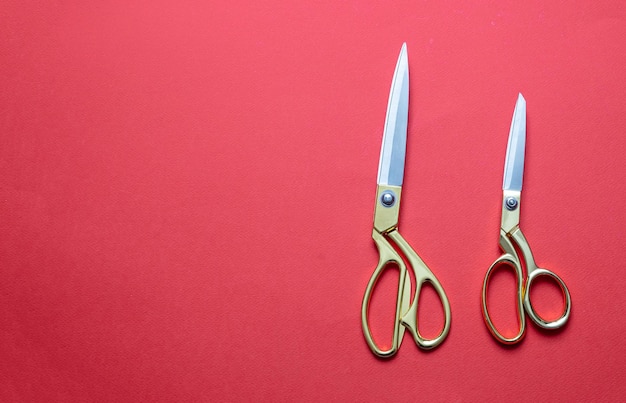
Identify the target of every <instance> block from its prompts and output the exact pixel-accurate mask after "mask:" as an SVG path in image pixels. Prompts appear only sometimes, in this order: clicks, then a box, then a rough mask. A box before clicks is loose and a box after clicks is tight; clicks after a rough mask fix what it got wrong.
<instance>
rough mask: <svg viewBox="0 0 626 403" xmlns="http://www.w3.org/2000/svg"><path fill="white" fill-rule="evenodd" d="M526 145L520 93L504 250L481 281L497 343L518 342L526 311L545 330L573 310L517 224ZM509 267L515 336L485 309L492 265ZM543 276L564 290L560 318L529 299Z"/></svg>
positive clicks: (508, 172)
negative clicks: (507, 334)
mask: <svg viewBox="0 0 626 403" xmlns="http://www.w3.org/2000/svg"><path fill="white" fill-rule="evenodd" d="M525 146H526V100H525V99H524V97H523V96H522V94H519V96H518V98H517V103H516V104H515V111H514V112H513V121H512V122H511V131H510V133H509V142H508V145H507V150H506V161H505V164H504V183H503V185H502V189H503V197H502V223H501V225H500V248H501V249H502V251H503V252H504V254H503V255H502V256H500V257H499V258H498V259H497V260H496V261H495V262H494V263H493V264H492V265H491V267H489V270H487V274H486V275H485V280H484V281H483V290H482V308H483V316H484V318H485V323H486V324H487V327H488V328H489V331H490V332H491V334H493V336H494V337H495V338H496V339H497V340H498V341H500V342H502V343H505V344H514V343H517V342H519V341H520V340H521V339H522V337H523V336H524V333H525V330H526V319H525V314H528V316H530V319H532V321H533V322H535V324H537V325H538V326H540V327H542V328H544V329H556V328H559V327H561V326H563V325H564V324H565V323H566V322H567V320H568V318H569V314H570V311H571V309H572V302H571V299H570V294H569V290H568V289H567V286H566V285H565V283H564V282H563V280H562V279H561V278H560V277H559V276H557V275H556V274H555V273H554V272H552V271H550V270H547V269H542V268H538V267H537V265H536V264H535V259H534V258H533V254H532V252H531V251H530V246H528V242H527V241H526V238H525V237H524V234H523V233H522V230H521V229H520V227H519V217H520V195H521V192H522V177H523V174H524V151H525ZM519 254H521V255H522V257H523V259H524V263H525V265H526V277H525V278H524V274H523V271H522V261H521V260H520V257H519ZM502 264H504V265H508V266H511V267H512V268H513V269H514V270H515V275H516V278H517V304H516V305H517V314H518V321H519V331H518V332H517V335H516V336H514V337H511V338H509V337H505V336H503V335H502V334H501V333H500V332H499V331H498V329H497V328H496V327H495V326H494V324H493V322H492V320H491V317H490V316H489V310H488V309H487V286H488V284H489V279H490V277H491V274H492V273H493V270H494V268H496V267H498V266H500V265H502ZM541 276H545V277H547V278H551V279H552V280H554V281H555V282H556V283H557V284H558V285H559V287H560V288H561V291H562V292H563V299H564V310H563V314H562V315H561V317H560V318H558V319H555V320H552V321H547V320H544V319H543V318H542V317H541V316H539V315H538V314H537V312H536V311H535V309H534V308H533V305H532V302H531V300H530V289H531V287H532V285H533V282H534V281H535V280H536V279H537V278H539V277H541Z"/></svg>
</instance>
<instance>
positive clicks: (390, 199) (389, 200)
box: [380, 192, 396, 207]
mask: <svg viewBox="0 0 626 403" xmlns="http://www.w3.org/2000/svg"><path fill="white" fill-rule="evenodd" d="M380 202H381V203H382V204H383V206H385V207H391V206H393V205H394V203H395V202H396V196H395V195H394V194H393V193H392V192H385V193H383V194H382V195H381V196H380Z"/></svg>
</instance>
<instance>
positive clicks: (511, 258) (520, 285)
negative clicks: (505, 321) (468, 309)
mask: <svg viewBox="0 0 626 403" xmlns="http://www.w3.org/2000/svg"><path fill="white" fill-rule="evenodd" d="M500 247H501V248H502V250H504V252H505V253H504V254H503V255H502V256H500V257H499V258H498V259H497V260H496V261H495V262H493V264H492V265H491V266H489V270H487V274H485V279H484V281H483V290H482V298H481V302H482V308H483V318H484V319H485V324H486V325H487V328H488V329H489V331H490V332H491V334H492V335H493V337H495V338H496V340H498V341H499V342H501V343H504V344H515V343H518V342H519V341H520V340H522V338H523V337H524V333H525V330H526V318H525V315H524V302H523V301H524V279H523V273H522V266H521V265H520V262H519V258H518V257H517V252H515V248H514V247H513V244H512V243H511V241H510V240H509V238H508V237H507V235H506V232H504V231H500ZM502 264H506V265H508V266H510V267H512V268H513V270H515V276H516V277H517V298H516V309H517V321H518V323H519V331H518V332H517V334H516V335H515V336H513V337H505V336H504V335H502V333H500V332H499V331H498V329H497V328H496V326H495V325H494V324H493V321H492V320H491V316H490V315H489V308H488V307H487V288H488V285H489V280H490V279H491V275H492V274H493V271H494V269H495V268H496V267H498V266H500V265H502Z"/></svg>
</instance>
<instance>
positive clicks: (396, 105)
mask: <svg viewBox="0 0 626 403" xmlns="http://www.w3.org/2000/svg"><path fill="white" fill-rule="evenodd" d="M408 110H409V63H408V57H407V50H406V43H405V44H403V45H402V49H401V51H400V56H399V57H398V63H397V64H396V70H395V73H394V76H393V81H392V83H391V91H390V94H389V104H388V106H387V117H386V119H385V128H384V132H383V143H382V147H381V152H380V163H379V165H378V186H377V190H376V204H375V208H374V230H373V231H372V238H373V239H374V242H375V243H376V246H377V247H378V252H379V254H380V259H379V262H378V266H377V267H376V269H375V270H374V274H373V275H372V277H371V278H370V280H369V282H368V284H367V288H366V289H365V296H364V297H363V305H362V306H361V324H362V326H363V333H364V335H365V340H366V341H367V344H368V345H369V347H370V349H371V350H372V351H373V352H374V354H376V355H378V356H381V357H389V356H392V355H394V354H395V353H396V352H397V351H398V348H399V346H400V344H401V342H402V337H403V336H404V331H405V328H406V329H408V330H409V331H410V333H411V334H412V335H413V339H414V340H415V342H416V343H417V345H418V346H419V347H421V348H424V349H430V348H433V347H435V346H437V345H439V344H440V343H441V342H442V341H443V340H444V339H445V337H446V335H447V334H448V331H449V330H450V303H449V302H448V298H447V296H446V293H445V291H444V290H443V287H442V286H441V284H440V283H439V281H438V280H437V277H435V275H434V274H433V273H432V272H431V271H430V269H429V268H428V267H427V266H426V264H425V263H424V262H423V261H422V259H421V258H420V257H419V256H418V255H417V253H415V251H414V250H413V249H412V248H411V246H409V244H408V243H407V242H406V241H405V240H404V238H403V237H402V236H401V235H400V233H399V232H398V214H399V211H400V195H401V191H402V180H403V177H404V159H405V155H406V135H407V122H408ZM392 242H393V244H395V246H396V247H397V249H398V250H400V251H401V252H402V253H403V254H404V257H405V258H406V260H407V261H408V263H409V265H410V266H411V268H412V269H413V273H414V277H415V280H416V283H417V284H416V286H415V294H414V295H413V300H412V301H411V278H410V275H409V272H408V271H407V267H406V264H405V262H404V259H403V258H402V257H401V256H400V254H399V253H398V251H397V249H396V248H394V246H392ZM389 264H395V265H397V266H398V268H399V271H400V280H399V283H398V297H397V300H396V313H395V321H394V328H393V337H392V343H391V348H389V349H387V350H383V349H381V348H380V347H379V346H378V345H377V344H376V342H375V341H374V339H373V337H372V333H371V330H370V326H369V323H368V308H369V302H370V299H371V296H372V291H373V289H374V286H375V285H376V282H377V281H378V279H379V278H380V275H381V274H382V273H383V271H384V269H385V268H386V267H387V266H388V265H389ZM425 282H429V283H430V284H431V285H432V286H433V288H434V289H435V291H436V292H437V294H438V295H439V298H440V299H441V302H442V305H443V310H444V317H445V318H444V321H445V322H444V326H443V329H442V330H441V333H440V334H439V335H438V336H437V337H435V338H433V339H426V338H424V337H422V335H421V334H420V332H419V327H418V323H417V304H418V300H419V294H420V291H421V288H422V285H423V284H424V283H425Z"/></svg>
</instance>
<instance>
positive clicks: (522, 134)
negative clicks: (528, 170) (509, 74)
mask: <svg viewBox="0 0 626 403" xmlns="http://www.w3.org/2000/svg"><path fill="white" fill-rule="evenodd" d="M525 149H526V100H525V99H524V97H523V96H522V94H519V95H518V97H517V102H516V103H515V111H514V112H513V119H512V121H511V131H510V132H509V143H508V145H507V147H506V160H505V163H504V181H503V183H502V189H503V190H515V191H521V190H522V179H523V177H524V152H525Z"/></svg>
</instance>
